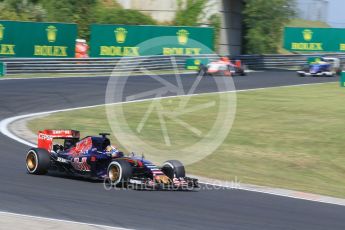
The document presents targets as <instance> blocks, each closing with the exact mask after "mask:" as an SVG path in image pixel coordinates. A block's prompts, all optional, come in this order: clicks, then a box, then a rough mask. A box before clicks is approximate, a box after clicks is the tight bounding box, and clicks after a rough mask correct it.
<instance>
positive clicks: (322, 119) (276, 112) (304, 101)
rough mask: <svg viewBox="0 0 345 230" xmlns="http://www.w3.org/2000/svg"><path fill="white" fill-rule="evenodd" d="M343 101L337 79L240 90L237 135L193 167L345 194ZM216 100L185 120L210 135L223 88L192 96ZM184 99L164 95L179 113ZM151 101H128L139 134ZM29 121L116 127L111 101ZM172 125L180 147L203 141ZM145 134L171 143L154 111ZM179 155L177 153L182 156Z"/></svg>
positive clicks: (88, 128)
mask: <svg viewBox="0 0 345 230" xmlns="http://www.w3.org/2000/svg"><path fill="white" fill-rule="evenodd" d="M344 99H345V89H344V88H340V87H339V85H338V84H337V83H329V84H322V85H311V86H301V87H287V88H277V89H267V90H260V91H248V92H240V93H237V112H236V118H235V121H234V124H233V127H232V130H231V132H230V134H229V135H228V136H227V138H226V139H225V141H224V142H223V143H222V145H221V146H219V148H218V149H217V150H216V151H215V152H214V153H213V154H211V155H209V156H208V157H207V158H205V159H203V160H201V161H200V162H197V163H195V164H192V165H189V166H187V168H188V172H190V173H193V174H197V175H201V176H207V177H211V178H216V179H224V180H232V179H234V177H237V178H238V179H239V180H240V181H241V182H242V183H252V184H258V185H266V186H273V187H281V188H289V189H295V190H300V191H306V192H314V193H319V194H325V195H332V196H337V197H345V180H344V176H345V151H344V149H345V132H344V130H345V106H344V105H343V104H344ZM212 101H213V102H216V105H215V106H214V107H213V108H212V109H204V110H202V111H197V112H194V113H191V114H187V115H185V116H183V117H181V118H182V119H183V120H184V121H186V122H187V123H188V124H190V125H193V126H195V127H197V128H198V129H199V130H200V131H202V132H203V133H205V132H206V131H207V130H208V129H209V128H210V127H211V125H212V124H213V122H214V121H215V116H216V114H217V108H218V104H219V103H218V102H219V94H208V95H199V96H194V97H192V98H191V100H190V102H189V105H190V106H193V105H198V104H202V103H207V102H212ZM178 102H179V99H178V98H175V99H164V100H161V103H162V105H163V107H164V111H165V112H167V111H170V110H171V111H173V109H174V108H176V106H177V104H178ZM150 104H151V102H140V103H131V104H125V105H123V109H124V114H125V118H126V120H127V122H129V129H128V130H127V131H128V132H129V131H134V132H135V130H136V128H137V125H138V124H139V122H140V120H141V118H142V115H143V113H144V112H145V111H146V109H147V107H148V106H149V105H150ZM115 109H118V107H116V106H115ZM224 112H225V111H222V110H221V111H220V113H224ZM28 126H29V128H30V129H31V130H34V131H37V130H38V129H44V128H66V129H67V128H73V129H79V130H80V131H82V132H83V134H95V133H97V132H99V131H104V130H110V128H109V125H108V123H107V120H106V115H105V108H104V106H101V107H96V108H92V109H87V110H75V111H70V112H63V113H57V114H52V115H50V116H47V117H43V118H38V119H36V120H32V121H30V122H29V124H28ZM123 127H125V125H122V128H123ZM167 127H168V131H169V134H170V135H171V142H172V144H173V147H174V148H182V147H185V146H188V145H190V144H192V143H196V142H197V141H199V140H200V137H199V136H198V135H195V134H193V133H191V132H190V131H187V130H186V129H184V128H183V127H181V126H179V125H178V124H176V122H173V121H168V122H167ZM224 128H227V127H224ZM124 129H125V128H124ZM125 132H126V131H125ZM138 135H139V136H140V138H141V139H143V140H145V142H146V143H150V144H151V145H155V146H156V147H157V148H161V149H166V148H172V147H167V146H166V145H165V143H164V138H163V135H162V132H161V127H160V124H159V122H158V117H157V116H155V115H152V116H150V117H149V120H148V122H147V123H146V126H144V128H143V132H141V133H140V134H138ZM114 141H115V142H117V140H116V139H114ZM132 145H133V146H135V145H136V142H133V143H132ZM120 146H121V145H120ZM202 151H203V149H200V152H202ZM150 154H151V153H146V152H145V155H146V156H147V157H153V158H154V157H155V155H152V156H151V155H150ZM179 157H180V155H179V154H178V153H176V158H179Z"/></svg>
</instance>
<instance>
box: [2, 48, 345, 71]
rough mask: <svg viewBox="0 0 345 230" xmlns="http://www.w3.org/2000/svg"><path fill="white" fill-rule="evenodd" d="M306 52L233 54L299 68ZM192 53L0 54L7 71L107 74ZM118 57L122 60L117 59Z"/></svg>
mask: <svg viewBox="0 0 345 230" xmlns="http://www.w3.org/2000/svg"><path fill="white" fill-rule="evenodd" d="M318 55H320V54H308V55H301V54H296V55H241V56H237V57H232V60H235V59H240V60H242V62H243V63H244V64H245V65H247V66H248V68H249V69H254V70H255V69H258V70H260V69H298V68H300V66H301V65H303V64H306V63H307V59H308V57H312V56H318ZM323 55H324V56H332V57H338V58H340V59H341V60H342V61H343V63H344V62H345V53H336V54H327V55H325V54H323ZM190 57H191V56H186V55H182V56H164V55H158V56H143V57H125V58H87V59H75V58H59V59H54V58H0V62H4V63H6V65H7V74H25V73H73V74H86V73H89V74H101V73H102V74H110V73H111V72H112V71H113V70H114V68H115V67H116V70H117V71H121V72H122V71H123V72H126V71H129V70H130V71H140V69H141V68H145V69H147V70H172V69H173V68H174V67H175V64H176V66H177V68H179V69H181V70H183V69H185V62H186V59H187V58H190ZM193 58H208V59H209V60H211V61H212V60H216V59H217V58H218V56H217V55H199V56H193ZM120 60H121V62H119V61H120Z"/></svg>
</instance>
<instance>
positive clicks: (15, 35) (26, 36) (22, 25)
mask: <svg viewBox="0 0 345 230" xmlns="http://www.w3.org/2000/svg"><path fill="white" fill-rule="evenodd" d="M76 37H77V25H76V24H63V23H41V22H19V21H0V56H3V57H54V58H56V57H74V52H75V39H76Z"/></svg>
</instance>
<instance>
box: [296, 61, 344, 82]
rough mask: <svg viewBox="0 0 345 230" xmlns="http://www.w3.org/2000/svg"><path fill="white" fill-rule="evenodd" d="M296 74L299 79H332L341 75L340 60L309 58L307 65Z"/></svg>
mask: <svg viewBox="0 0 345 230" xmlns="http://www.w3.org/2000/svg"><path fill="white" fill-rule="evenodd" d="M297 73H298V75H299V76H301V77H305V76H313V77H318V76H324V77H334V76H336V75H340V73H341V68H340V59H339V58H333V57H316V58H309V60H308V65H305V66H304V67H303V70H301V71H297Z"/></svg>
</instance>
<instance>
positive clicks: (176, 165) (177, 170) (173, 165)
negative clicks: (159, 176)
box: [161, 160, 186, 180]
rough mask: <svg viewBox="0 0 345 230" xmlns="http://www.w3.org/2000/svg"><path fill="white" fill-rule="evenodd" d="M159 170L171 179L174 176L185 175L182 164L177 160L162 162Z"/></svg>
mask: <svg viewBox="0 0 345 230" xmlns="http://www.w3.org/2000/svg"><path fill="white" fill-rule="evenodd" d="M161 170H162V172H163V173H164V174H165V175H166V176H167V177H169V178H170V179H171V180H173V179H174V178H179V177H186V171H185V169H184V166H183V164H182V163H181V162H180V161H178V160H169V161H166V162H164V164H163V165H162V167H161Z"/></svg>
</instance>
